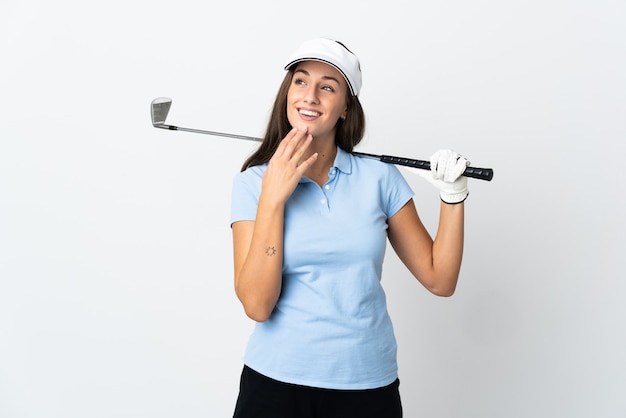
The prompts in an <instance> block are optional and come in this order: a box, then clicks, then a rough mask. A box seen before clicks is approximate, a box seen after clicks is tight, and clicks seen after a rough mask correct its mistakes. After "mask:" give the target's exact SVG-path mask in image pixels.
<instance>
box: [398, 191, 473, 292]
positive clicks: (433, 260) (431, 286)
mask: <svg viewBox="0 0 626 418" xmlns="http://www.w3.org/2000/svg"><path fill="white" fill-rule="evenodd" d="M464 211H465V204H464V203H459V204H454V205H451V204H447V203H444V202H441V207H440V215H439V226H438V228H437V234H436V236H435V239H434V240H433V239H432V238H431V236H430V235H429V233H428V231H427V230H426V228H425V227H424V225H423V224H422V221H421V220H420V218H419V216H418V214H417V211H416V209H415V204H414V203H413V200H412V199H411V200H410V201H409V202H407V203H406V204H405V205H404V206H403V207H402V209H400V210H399V211H398V212H397V213H396V214H395V215H394V216H392V217H391V218H390V219H389V221H388V224H389V228H388V236H389V241H390V242H391V245H392V247H393V248H394V250H395V251H396V253H397V254H398V257H399V258H400V260H402V262H403V263H404V264H405V265H406V266H407V268H408V269H409V271H410V272H411V273H412V274H413V275H414V276H415V278H417V280H419V282H420V283H421V284H422V285H424V287H426V288H427V289H428V290H429V291H430V292H432V293H433V294H435V295H438V296H451V295H452V294H454V291H455V289H456V284H457V280H458V277H459V272H460V270H461V259H462V256H463V238H464Z"/></svg>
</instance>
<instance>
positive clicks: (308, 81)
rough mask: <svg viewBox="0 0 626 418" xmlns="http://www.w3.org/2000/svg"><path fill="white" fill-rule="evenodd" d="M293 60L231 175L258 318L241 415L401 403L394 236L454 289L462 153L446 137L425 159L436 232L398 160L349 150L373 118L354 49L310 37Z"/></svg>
mask: <svg viewBox="0 0 626 418" xmlns="http://www.w3.org/2000/svg"><path fill="white" fill-rule="evenodd" d="M285 69H286V70H287V74H286V76H285V79H284V81H283V83H282V85H281V87H280V90H279V92H278V94H277V97H276V100H275V103H274V108H273V112H272V114H271V117H270V121H269V123H268V128H267V132H266V134H265V137H264V139H263V142H262V144H261V145H260V147H259V149H258V150H257V151H256V152H255V153H254V154H253V155H252V156H251V157H250V158H248V160H247V161H246V162H245V163H244V165H243V168H242V172H241V173H239V174H238V175H237V176H236V177H235V180H234V186H233V201H232V219H231V220H232V232H233V247H234V276H235V292H236V294H237V297H238V298H239V300H240V301H241V303H242V305H243V307H244V309H245V312H246V314H247V315H248V316H249V317H250V318H252V319H253V320H255V321H256V322H257V324H256V327H255V330H254V332H253V334H252V336H251V338H250V341H249V343H248V347H247V350H246V354H245V358H244V363H245V365H244V370H243V372H242V376H241V387H240V393H239V398H238V400H237V405H236V408H235V414H234V416H235V417H257V418H259V417H272V418H277V417H298V418H302V417H324V418H329V417H342V418H346V417H359V418H364V417H400V416H402V406H401V402H400V395H399V390H398V387H399V380H398V372H397V362H396V341H395V337H394V334H393V328H392V324H391V321H390V319H389V315H388V313H387V307H386V302H385V295H384V292H383V289H382V287H381V284H380V279H381V272H382V263H383V257H384V252H385V248H386V240H387V239H389V241H390V243H391V244H392V247H393V249H394V250H395V252H396V253H397V254H398V256H399V258H400V259H401V260H402V262H403V263H404V264H405V265H406V266H407V268H408V269H409V270H410V271H411V273H412V274H413V275H414V276H415V277H416V278H417V280H419V282H420V283H422V284H423V285H424V286H425V287H426V288H427V289H428V290H430V291H431V292H432V293H434V294H436V295H441V296H449V295H452V294H453V292H454V290H455V287H456V283H457V278H458V275H459V270H460V266H461V257H462V252H463V216H464V215H463V212H464V203H463V201H464V200H465V198H466V197H467V195H468V191H467V180H466V179H465V177H461V176H460V174H461V173H462V172H463V170H464V169H465V166H466V164H467V162H466V160H465V159H464V158H463V157H461V156H459V155H458V154H456V153H454V152H452V151H448V150H444V151H439V152H437V153H436V154H435V155H434V156H433V158H432V159H431V165H432V170H431V171H426V173H427V174H428V175H427V176H426V178H427V179H428V180H429V181H430V182H432V183H433V184H434V185H436V186H437V187H439V189H440V191H441V192H440V196H441V199H442V202H441V209H440V222H439V227H438V230H437V235H436V238H435V239H434V241H433V239H432V238H431V237H430V235H429V233H428V232H427V231H426V229H425V227H424V226H423V224H422V222H421V221H420V219H419V217H418V214H417V212H416V209H415V205H414V203H413V200H412V196H413V192H412V191H411V189H410V187H409V186H408V184H407V183H406V181H405V180H404V178H403V177H402V175H401V174H400V172H399V170H398V169H397V168H396V167H395V166H393V165H391V164H386V163H382V162H380V161H378V160H375V159H371V158H365V157H359V156H355V155H352V154H350V152H351V151H352V149H353V147H354V146H355V145H357V144H358V143H359V142H360V141H361V138H362V136H363V133H364V128H365V118H364V115H363V109H362V108H361V105H360V103H359V99H358V94H359V91H360V89H361V70H360V65H359V61H358V59H357V57H356V56H355V55H354V54H352V53H351V52H350V51H349V50H348V49H347V48H346V47H345V46H343V45H342V44H341V43H339V42H336V41H333V40H328V39H313V40H310V41H307V42H305V43H304V44H302V45H301V46H300V48H299V49H298V50H297V51H296V52H295V53H294V55H293V56H292V57H291V59H290V60H289V61H288V64H287V66H286V67H285ZM422 171H423V170H422Z"/></svg>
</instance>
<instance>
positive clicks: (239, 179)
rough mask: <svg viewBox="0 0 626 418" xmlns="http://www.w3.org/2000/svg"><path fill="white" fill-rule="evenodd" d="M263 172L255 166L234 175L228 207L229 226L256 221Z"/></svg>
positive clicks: (263, 169)
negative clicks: (239, 222) (238, 222)
mask: <svg viewBox="0 0 626 418" xmlns="http://www.w3.org/2000/svg"><path fill="white" fill-rule="evenodd" d="M264 171H265V167H264V166H255V167H250V168H248V169H247V170H245V171H243V172H241V173H238V174H237V175H235V177H234V179H233V187H232V199H231V205H230V224H231V225H232V224H233V223H235V222H237V221H253V220H255V219H256V212H257V206H258V204H259V195H260V194H261V180H262V178H263V172H264Z"/></svg>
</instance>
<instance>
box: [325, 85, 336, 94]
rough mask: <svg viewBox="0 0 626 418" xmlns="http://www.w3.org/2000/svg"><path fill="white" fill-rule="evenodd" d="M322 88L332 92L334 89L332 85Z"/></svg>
mask: <svg viewBox="0 0 626 418" xmlns="http://www.w3.org/2000/svg"><path fill="white" fill-rule="evenodd" d="M322 90H325V91H328V92H331V93H334V92H335V89H334V88H333V87H332V86H322Z"/></svg>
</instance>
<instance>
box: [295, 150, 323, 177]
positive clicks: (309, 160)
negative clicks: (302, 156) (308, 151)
mask: <svg viewBox="0 0 626 418" xmlns="http://www.w3.org/2000/svg"><path fill="white" fill-rule="evenodd" d="M317 156H318V154H317V152H316V153H314V154H313V155H311V156H310V157H309V158H307V159H306V160H304V161H303V162H302V163H301V164H300V165H299V166H298V172H299V174H300V175H304V173H305V172H306V170H308V168H309V167H311V166H312V165H313V164H314V163H315V161H316V160H317Z"/></svg>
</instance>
